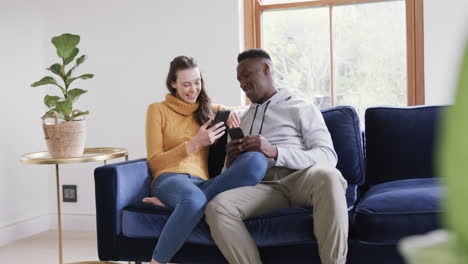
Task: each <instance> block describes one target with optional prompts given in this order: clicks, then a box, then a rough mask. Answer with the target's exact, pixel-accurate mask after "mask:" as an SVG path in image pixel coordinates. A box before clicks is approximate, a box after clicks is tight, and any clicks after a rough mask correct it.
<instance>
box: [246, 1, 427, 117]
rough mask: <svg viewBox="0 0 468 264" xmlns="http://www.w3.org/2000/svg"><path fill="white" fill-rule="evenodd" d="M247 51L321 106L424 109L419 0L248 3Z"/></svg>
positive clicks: (280, 81) (282, 83)
mask: <svg viewBox="0 0 468 264" xmlns="http://www.w3.org/2000/svg"><path fill="white" fill-rule="evenodd" d="M244 5H245V13H244V15H245V46H246V48H254V47H261V48H264V49H265V50H267V51H268V52H269V53H270V55H271V56H272V59H273V64H274V78H275V82H276V83H277V85H278V86H279V87H288V88H291V89H295V90H296V91H298V92H299V93H301V94H303V95H304V97H305V98H307V99H308V100H310V101H313V102H314V103H315V104H316V105H317V106H319V107H320V108H322V109H323V108H328V107H331V106H334V105H352V106H354V107H356V109H357V110H358V111H359V113H360V116H361V117H362V116H364V115H363V114H364V111H365V109H366V108H368V107H370V106H376V105H393V106H403V105H416V104H424V78H423V75H424V71H423V64H424V61H423V33H422V28H423V27H422V26H423V25H422V0H393V1H388V0H387V1H382V0H380V1H379V0H316V1H288V0H261V1H260V0H245V1H244Z"/></svg>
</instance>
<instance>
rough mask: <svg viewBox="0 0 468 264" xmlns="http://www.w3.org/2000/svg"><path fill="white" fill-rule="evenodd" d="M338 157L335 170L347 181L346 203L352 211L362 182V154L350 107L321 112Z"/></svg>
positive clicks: (358, 124) (357, 129)
mask: <svg viewBox="0 0 468 264" xmlns="http://www.w3.org/2000/svg"><path fill="white" fill-rule="evenodd" d="M322 114H323V118H324V120H325V124H326V125H327V127H328V130H329V131H330V135H331V137H332V140H333V146H334V148H335V151H336V154H337V155H338V164H337V165H336V168H337V169H338V170H339V171H340V172H341V173H342V174H343V177H344V178H345V179H346V180H347V181H348V189H347V190H346V201H347V203H348V209H352V208H353V206H354V204H355V203H356V201H357V198H358V192H357V191H358V189H357V187H358V186H359V185H360V184H362V183H363V182H364V169H365V164H364V154H363V147H362V134H361V129H360V127H359V126H360V122H359V117H358V114H357V112H356V110H355V109H354V108H353V107H351V106H337V107H333V108H329V109H325V110H322Z"/></svg>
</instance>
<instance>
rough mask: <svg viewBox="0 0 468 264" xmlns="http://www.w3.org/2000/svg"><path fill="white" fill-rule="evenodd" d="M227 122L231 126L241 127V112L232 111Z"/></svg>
mask: <svg viewBox="0 0 468 264" xmlns="http://www.w3.org/2000/svg"><path fill="white" fill-rule="evenodd" d="M226 123H227V126H228V127H229V128H235V127H240V117H239V114H238V113H237V112H234V111H231V114H230V115H229V118H228V120H227V122H226Z"/></svg>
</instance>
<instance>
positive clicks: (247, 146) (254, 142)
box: [238, 135, 278, 158]
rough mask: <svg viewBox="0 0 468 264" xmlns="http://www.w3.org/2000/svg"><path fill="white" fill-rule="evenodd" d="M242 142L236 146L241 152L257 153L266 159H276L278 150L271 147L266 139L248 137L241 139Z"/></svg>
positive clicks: (257, 136) (259, 136) (258, 136)
mask: <svg viewBox="0 0 468 264" xmlns="http://www.w3.org/2000/svg"><path fill="white" fill-rule="evenodd" d="M241 140H242V142H241V144H240V145H239V146H238V148H239V150H240V151H241V152H246V151H258V152H261V153H263V154H264V155H265V156H266V157H267V158H277V157H278V150H277V149H276V147H274V146H272V145H271V144H270V142H268V140H267V139H266V138H264V137H263V136H261V135H250V136H246V137H245V138H242V139H241Z"/></svg>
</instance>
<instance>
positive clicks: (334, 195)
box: [205, 165, 348, 264]
mask: <svg viewBox="0 0 468 264" xmlns="http://www.w3.org/2000/svg"><path fill="white" fill-rule="evenodd" d="M346 187H347V183H346V180H345V179H344V178H343V176H342V175H341V173H340V172H339V171H338V170H337V169H335V168H332V167H327V166H322V165H314V166H312V167H310V168H307V169H303V170H299V171H293V170H289V169H286V168H278V167H275V168H272V169H270V170H268V172H267V175H266V176H265V179H264V181H262V182H261V183H260V184H258V185H256V186H247V187H241V188H237V189H233V190H229V191H226V192H223V193H220V194H218V195H217V196H216V197H215V198H214V199H213V200H211V202H209V203H208V205H207V207H206V209H205V217H206V221H207V223H208V224H209V226H210V229H211V235H212V237H213V239H214V241H215V242H216V244H217V245H218V247H219V249H220V250H221V252H222V253H223V255H224V256H225V257H226V259H227V260H228V261H229V263H231V264H235V263H238V264H258V263H261V260H260V255H259V252H258V249H257V246H256V244H255V241H254V240H253V239H252V237H251V236H250V234H249V232H248V230H247V228H246V227H245V224H244V222H243V221H244V220H246V219H249V218H253V217H256V216H260V215H263V214H267V213H270V212H272V211H274V210H277V209H280V208H285V207H290V206H311V207H313V216H314V234H315V237H316V238H317V242H318V248H319V254H320V258H321V260H322V263H324V264H331V263H333V264H341V263H343V264H344V263H346V254H347V251H348V211H347V206H346V199H345V191H346ZM284 224H289V223H284Z"/></svg>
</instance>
